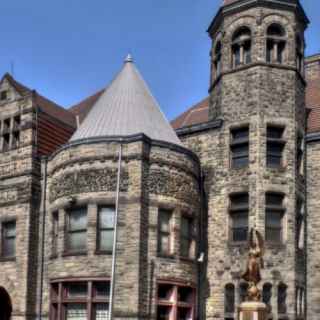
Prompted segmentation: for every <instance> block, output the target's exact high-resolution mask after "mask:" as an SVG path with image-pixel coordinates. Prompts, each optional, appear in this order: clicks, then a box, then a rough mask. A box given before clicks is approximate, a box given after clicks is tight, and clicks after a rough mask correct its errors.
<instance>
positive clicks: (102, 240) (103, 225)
mask: <svg viewBox="0 0 320 320" xmlns="http://www.w3.org/2000/svg"><path fill="white" fill-rule="evenodd" d="M98 215H99V224H98V228H99V232H98V251H105V252H112V250H113V236H114V218H115V208H114V207H100V208H99V212H98Z"/></svg>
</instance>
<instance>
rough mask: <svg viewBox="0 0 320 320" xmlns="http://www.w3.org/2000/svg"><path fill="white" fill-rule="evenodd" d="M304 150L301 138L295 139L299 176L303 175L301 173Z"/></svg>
mask: <svg viewBox="0 0 320 320" xmlns="http://www.w3.org/2000/svg"><path fill="white" fill-rule="evenodd" d="M303 150H304V142H303V138H302V136H300V135H299V136H298V138H297V160H296V161H297V163H296V165H297V173H298V174H300V175H303V174H304V172H303V169H304V168H303V154H304V152H303Z"/></svg>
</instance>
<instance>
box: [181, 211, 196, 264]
mask: <svg viewBox="0 0 320 320" xmlns="http://www.w3.org/2000/svg"><path fill="white" fill-rule="evenodd" d="M194 228H195V227H194V219H193V218H191V217H185V216H182V217H181V228H180V254H181V256H182V257H185V258H194V256H195V231H194Z"/></svg>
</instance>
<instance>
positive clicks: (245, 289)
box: [240, 282, 249, 302]
mask: <svg viewBox="0 0 320 320" xmlns="http://www.w3.org/2000/svg"><path fill="white" fill-rule="evenodd" d="M248 287H249V285H248V283H246V282H243V283H241V284H240V302H244V301H245V300H246V297H247V295H248Z"/></svg>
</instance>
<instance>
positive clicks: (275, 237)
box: [266, 227, 282, 242]
mask: <svg viewBox="0 0 320 320" xmlns="http://www.w3.org/2000/svg"><path fill="white" fill-rule="evenodd" d="M266 240H267V241H272V242H281V240H282V237H281V229H280V228H279V229H275V228H269V227H266Z"/></svg>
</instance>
